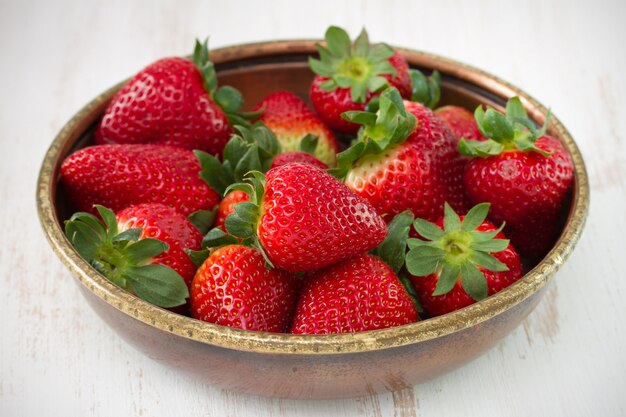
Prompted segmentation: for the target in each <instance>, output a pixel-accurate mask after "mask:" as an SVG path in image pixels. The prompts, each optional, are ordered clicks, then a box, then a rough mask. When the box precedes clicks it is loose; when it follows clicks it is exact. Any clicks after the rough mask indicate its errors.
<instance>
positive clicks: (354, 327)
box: [291, 212, 418, 334]
mask: <svg viewBox="0 0 626 417" xmlns="http://www.w3.org/2000/svg"><path fill="white" fill-rule="evenodd" d="M412 220H413V215H412V214H410V212H405V213H402V214H400V215H398V216H396V217H395V218H394V220H393V221H391V222H390V224H389V232H388V234H387V238H386V239H385V241H384V242H383V243H382V244H381V245H380V246H379V247H378V248H376V250H375V251H374V254H375V256H372V255H369V254H361V255H358V256H356V257H354V258H352V259H349V260H346V261H343V262H341V263H339V264H335V265H332V266H330V267H328V268H326V269H322V270H319V271H315V272H313V273H311V274H308V275H306V276H305V280H306V281H305V285H304V288H303V289H302V291H301V295H300V298H299V300H298V304H297V307H296V314H295V317H294V321H293V324H292V326H291V333H298V334H328V333H348V332H360V331H366V330H375V329H382V328H386V327H392V326H400V325H403V324H407V323H413V322H415V321H417V320H418V315H417V310H416V308H415V305H414V304H413V300H412V299H411V297H410V296H409V294H408V293H407V291H406V290H405V288H404V287H403V284H402V283H401V282H400V280H399V279H398V276H397V275H396V273H397V272H398V271H400V269H401V268H402V265H403V264H404V254H405V252H406V240H407V235H408V230H409V227H410V225H411V222H412ZM409 285H410V283H409Z"/></svg>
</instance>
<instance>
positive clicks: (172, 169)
mask: <svg viewBox="0 0 626 417" xmlns="http://www.w3.org/2000/svg"><path fill="white" fill-rule="evenodd" d="M199 173H200V163H199V162H198V160H197V159H196V157H195V156H194V154H193V152H191V151H189V150H186V149H181V148H176V147H173V146H164V145H100V146H91V147H88V148H85V149H81V150H79V151H77V152H75V153H73V154H72V155H70V156H68V157H67V158H66V159H65V161H63V164H62V165H61V182H62V184H63V186H64V188H65V190H66V191H67V194H68V196H69V198H70V200H71V202H72V204H73V205H74V207H75V208H76V209H78V210H81V211H89V212H92V213H93V212H94V210H93V206H94V204H101V205H105V206H107V207H109V208H111V209H112V210H114V211H119V210H122V209H124V208H126V207H128V206H131V205H134V204H141V203H163V204H166V205H168V206H172V207H174V208H175V209H176V210H177V211H178V212H180V213H181V214H184V215H189V214H190V213H192V212H195V211H198V210H210V209H212V208H213V207H214V206H215V205H216V204H217V203H218V202H219V195H218V194H217V193H216V192H215V191H213V190H212V189H211V188H210V187H209V186H208V185H206V184H205V183H204V182H203V181H202V180H201V179H200V177H199Z"/></svg>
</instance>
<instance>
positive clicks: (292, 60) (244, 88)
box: [37, 40, 589, 399]
mask: <svg viewBox="0 0 626 417" xmlns="http://www.w3.org/2000/svg"><path fill="white" fill-rule="evenodd" d="M315 43H316V41H312V40H305V41H300V40H299V41H278V42H265V43H255V44H247V45H241V46H233V47H228V48H222V49H217V50H214V51H212V53H211V58H212V60H213V61H214V63H215V64H216V69H217V73H218V78H219V81H220V84H221V85H232V86H234V87H236V88H238V89H239V90H240V91H241V92H242V93H243V94H244V97H245V98H246V103H247V104H248V105H249V106H251V105H254V104H256V103H257V102H259V101H260V100H261V99H262V98H263V97H264V96H265V95H266V94H268V93H270V92H272V91H276V90H282V89H289V90H292V91H295V92H296V93H297V94H299V95H300V96H302V97H307V96H308V88H309V85H310V83H311V80H312V78H313V74H312V72H311V71H310V70H309V69H308V66H307V57H308V56H310V55H315V53H316V50H315ZM396 49H397V50H398V51H399V52H400V53H402V54H403V55H404V56H405V58H406V59H407V61H408V62H409V65H410V66H411V67H414V68H418V69H421V70H423V71H425V72H430V71H431V70H434V69H436V70H438V71H439V72H440V73H441V75H442V102H441V104H456V105H461V106H465V107H467V108H469V109H473V108H475V107H476V106H477V105H478V104H479V103H485V104H490V105H492V106H494V107H495V108H498V109H502V108H503V104H504V103H505V102H506V99H507V98H509V97H512V96H514V95H518V96H520V98H521V100H522V102H523V104H524V106H525V107H526V110H527V111H528V113H529V116H530V117H531V118H533V119H534V120H535V121H536V122H537V123H539V124H542V123H543V122H544V119H545V114H546V108H545V107H544V106H543V105H541V104H539V103H538V102H537V101H536V100H534V99H533V98H532V97H530V96H529V95H528V94H526V93H524V92H523V91H521V90H520V89H519V88H517V87H514V86H513V85H511V84H509V83H507V82H505V81H503V80H501V79H499V78H497V77H495V76H493V75H490V74H488V73H486V72H484V71H481V70H479V69H476V68H473V67H470V66H468V65H465V64H462V63H460V62H456V61H453V60H450V59H447V58H443V57H440V56H437V55H433V54H429V53H425V52H419V51H414V50H409V49H401V48H396ZM123 84H124V83H123V82H122V83H120V84H118V85H116V86H114V87H112V88H110V89H109V90H107V91H105V92H104V93H102V94H100V95H99V96H98V97H96V98H95V99H94V100H92V101H91V102H90V103H89V104H87V105H86V106H85V107H84V108H83V109H81V110H80V111H79V112H78V113H77V114H76V115H75V116H74V117H73V118H72V119H71V120H70V121H69V122H68V123H67V124H66V125H65V126H64V127H63V128H62V130H61V131H60V133H59V134H58V136H57V137H56V138H55V139H54V142H52V145H51V146H50V149H49V150H48V152H47V154H46V156H45V158H44V161H43V164H42V166H41V171H40V174H39V179H38V184H37V187H38V189H37V205H38V212H39V217H40V221H41V224H42V226H43V230H44V232H45V235H46V237H47V239H48V241H49V242H50V245H51V246H52V248H53V249H54V251H55V252H56V254H57V255H58V256H59V258H60V259H61V261H62V262H63V263H64V264H65V265H66V266H67V267H68V268H69V270H70V271H71V272H72V274H73V275H74V276H75V277H76V278H77V282H78V283H79V288H80V291H81V293H82V294H83V296H84V297H85V299H86V300H87V301H88V303H89V304H90V305H91V307H92V308H93V310H94V311H95V312H96V313H97V314H98V315H99V316H100V317H101V318H102V319H103V320H104V321H105V322H106V323H107V324H108V325H109V326H111V328H113V329H114V330H115V331H116V332H117V333H118V334H119V335H120V336H121V337H122V338H123V339H125V340H126V341H128V342H129V343H130V344H131V345H133V346H134V347H136V348H137V349H139V350H140V351H143V352H144V353H145V354H146V355H148V356H149V357H150V358H152V359H154V360H155V361H158V362H161V363H163V364H166V365H168V366H171V367H175V368H178V369H180V370H181V371H182V372H187V373H189V374H193V375H196V376H197V377H198V378H200V379H201V380H202V381H206V382H207V383H210V384H217V385H219V386H222V387H224V388H226V389H231V390H237V391H242V392H247V393H253V394H258V395H265V396H274V397H283V398H316V399H322V398H338V397H352V396H360V395H367V394H373V393H377V392H382V391H395V390H400V389H404V388H407V387H411V386H413V385H415V384H418V383H421V382H424V381H426V380H428V379H431V378H433V377H436V376H438V375H441V374H443V373H445V372H448V371H450V370H452V369H455V368H457V367H459V366H461V365H463V364H464V363H466V362H468V361H470V360H471V359H473V358H475V357H477V356H478V355H480V354H481V353H484V352H486V351H487V350H488V349H489V348H491V347H492V346H494V344H496V343H497V342H498V341H499V340H500V339H502V338H503V337H505V336H506V335H507V334H508V333H509V332H511V331H512V330H513V329H514V328H515V327H516V326H518V325H519V324H520V322H521V321H522V320H524V318H525V317H526V316H527V315H528V314H529V313H530V312H531V311H532V310H533V309H534V308H535V306H536V305H537V303H539V301H540V300H541V298H542V297H543V296H544V293H545V290H546V284H547V283H548V282H549V281H550V279H551V277H552V276H553V275H554V273H555V272H556V271H557V270H558V269H559V267H560V266H561V265H562V264H563V262H565V260H566V259H567V257H568V256H569V255H570V253H571V252H572V249H573V248H574V246H575V244H576V242H577V241H578V239H579V237H580V234H581V232H582V229H583V226H584V222H585V218H586V216H587V211H588V207H589V184H588V179H587V174H586V171H585V165H584V162H583V158H582V156H581V154H580V152H579V150H578V147H577V146H576V144H575V142H574V140H573V139H572V137H571V136H570V134H569V133H568V132H567V130H566V129H565V127H563V125H562V124H561V123H560V122H559V120H558V119H557V118H556V117H554V118H553V119H552V124H551V126H550V129H549V131H548V133H549V134H551V135H553V136H555V137H557V138H558V139H559V140H561V141H562V143H563V144H564V145H565V147H566V148H567V150H568V151H569V152H570V154H571V156H572V159H573V162H574V169H575V180H574V185H573V189H572V192H571V196H570V197H569V200H568V205H567V207H566V209H565V210H564V213H563V224H564V227H563V232H562V234H561V236H560V238H559V239H558V241H557V242H556V244H555V245H554V247H553V249H552V250H551V251H550V252H549V253H548V254H547V255H546V256H545V258H544V259H543V260H541V261H540V262H539V263H538V264H536V265H534V266H533V267H532V268H531V269H530V270H529V271H528V272H527V273H526V274H525V276H524V277H523V278H522V279H521V280H519V281H518V282H516V283H515V284H513V285H512V286H510V287H509V288H507V289H505V290H503V291H501V292H500V293H498V294H496V295H494V296H492V297H489V298H487V299H485V300H483V301H481V302H478V303H476V304H473V305H471V306H469V307H466V308H464V309H462V310H459V311H456V312H453V313H450V314H447V315H444V316H440V317H436V318H431V319H428V320H424V321H420V322H417V323H413V324H409V325H405V326H400V327H394V328H389V329H382V330H375V331H367V332H362V333H354V334H341V335H322V336H313V335H289V334H276V333H262V332H253V331H246V330H240V329H233V328H228V327H223V326H219V325H214V324H210V323H205V322H201V321H198V320H194V319H192V318H188V317H184V316H180V315H177V314H175V313H172V312H170V311H167V310H164V309H161V308H159V307H156V306H154V305H151V304H149V303H147V302H145V301H143V300H141V299H139V298H137V297H135V296H133V295H131V294H129V293H128V292H126V291H124V290H122V289H120V288H118V287H116V286H115V285H113V284H112V283H110V282H109V281H108V280H107V279H106V278H105V277H104V276H102V275H100V274H99V273H98V272H97V271H96V270H95V269H93V268H92V267H91V266H90V265H89V264H88V263H87V262H85V261H84V260H83V259H82V258H81V257H80V256H79V255H78V253H77V252H76V251H75V250H74V249H73V248H72V246H71V245H70V243H69V242H68V240H67V239H66V237H65V235H64V233H63V228H62V224H63V220H64V219H67V218H68V217H69V215H70V214H71V213H70V211H69V207H68V206H67V205H66V204H65V201H66V199H65V197H64V196H63V193H62V190H61V189H60V188H59V187H58V180H59V168H60V165H61V163H62V161H63V159H64V158H65V157H66V156H67V155H69V154H70V153H71V152H72V151H74V150H75V149H77V148H80V147H83V146H85V145H87V144H89V141H90V140H91V135H92V132H93V129H94V126H95V124H96V123H97V121H98V119H99V117H100V116H101V115H102V113H103V112H104V110H105V109H106V107H107V105H108V103H109V101H110V100H111V98H112V97H113V95H114V94H115V92H116V91H117V90H118V89H119V88H120V87H121V86H122V85H123Z"/></svg>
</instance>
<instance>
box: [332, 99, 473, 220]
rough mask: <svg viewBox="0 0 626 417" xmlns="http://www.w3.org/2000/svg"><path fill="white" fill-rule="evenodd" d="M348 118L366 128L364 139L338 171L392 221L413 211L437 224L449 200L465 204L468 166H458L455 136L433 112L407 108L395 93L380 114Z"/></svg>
mask: <svg viewBox="0 0 626 417" xmlns="http://www.w3.org/2000/svg"><path fill="white" fill-rule="evenodd" d="M405 105H406V106H407V108H406V109H405V107H404V106H405ZM411 113H413V114H411ZM344 117H345V118H347V119H350V120H353V121H354V122H356V123H361V124H363V128H362V129H361V131H360V132H359V140H358V141H357V142H356V143H355V144H354V145H353V146H352V147H351V148H349V149H347V150H346V151H344V152H342V153H341V154H339V155H338V161H339V164H338V168H337V169H335V170H332V172H333V173H334V174H335V175H336V176H337V177H338V178H343V179H344V182H345V184H346V186H347V187H348V188H350V189H351V190H353V191H354V192H355V193H357V194H358V195H360V196H362V197H363V198H365V199H367V200H368V201H369V202H370V203H371V204H372V205H373V206H374V208H376V210H377V211H378V212H379V213H380V214H381V215H383V216H386V218H387V219H391V218H393V216H394V215H396V214H397V213H400V212H402V211H404V210H411V211H412V212H413V213H414V214H415V215H416V216H420V217H426V218H429V219H437V218H439V216H440V215H441V212H442V210H443V204H444V202H445V201H446V199H450V200H454V201H455V205H460V204H463V202H462V198H461V196H463V194H462V189H461V186H462V182H461V179H462V178H461V175H462V172H460V169H462V167H460V168H459V167H458V166H457V164H456V159H457V158H461V157H460V156H459V155H458V152H457V151H456V148H455V141H454V138H453V136H452V133H451V132H450V131H449V130H448V129H446V128H445V127H444V126H443V124H442V123H441V122H440V121H439V120H438V119H437V118H436V117H435V116H434V114H433V113H432V112H431V111H430V110H429V109H427V108H426V107H424V106H422V105H421V104H418V103H412V102H404V103H403V101H402V98H401V97H400V95H399V93H398V91H397V90H395V89H393V88H390V89H388V90H386V91H385V92H383V93H382V94H381V95H380V99H379V109H378V111H377V113H375V114H374V113H369V112H348V113H345V114H344ZM457 171H459V172H457Z"/></svg>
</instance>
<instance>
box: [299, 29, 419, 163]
mask: <svg viewBox="0 0 626 417" xmlns="http://www.w3.org/2000/svg"><path fill="white" fill-rule="evenodd" d="M325 38H326V46H322V45H319V44H318V45H317V49H318V51H319V54H320V59H314V58H309V66H310V67H311V69H312V70H313V72H315V73H316V74H317V75H316V76H315V78H314V79H313V83H312V85H311V91H310V96H311V103H312V104H313V107H314V108H315V110H316V111H317V113H318V114H319V115H320V117H321V118H322V119H323V120H324V121H325V122H326V123H327V124H328V125H329V126H330V127H332V128H333V129H335V130H337V131H338V132H341V133H345V134H355V133H356V132H357V131H358V130H359V126H358V125H355V124H353V123H351V121H348V120H345V119H342V117H341V114H342V113H344V112H346V111H355V110H359V111H363V110H365V105H366V104H367V103H368V102H369V101H370V100H371V99H372V98H373V97H376V96H378V95H379V94H380V92H381V91H382V90H383V89H385V88H386V87H388V86H390V85H391V86H394V87H396V88H397V89H398V91H399V92H400V94H401V95H402V97H404V98H410V97H411V78H410V76H409V72H408V70H409V66H408V64H407V62H406V60H405V59H404V58H403V57H402V55H400V54H399V53H397V52H394V51H393V49H391V47H389V46H388V45H385V44H377V45H370V42H369V38H368V36H367V32H366V31H365V29H363V31H362V32H361V34H360V35H359V37H358V38H357V39H356V40H355V41H354V44H352V42H351V41H350V37H349V35H348V34H347V33H346V31H345V30H343V29H341V28H338V27H336V26H331V27H329V28H328V30H327V31H326V35H325ZM324 162H326V161H324Z"/></svg>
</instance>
